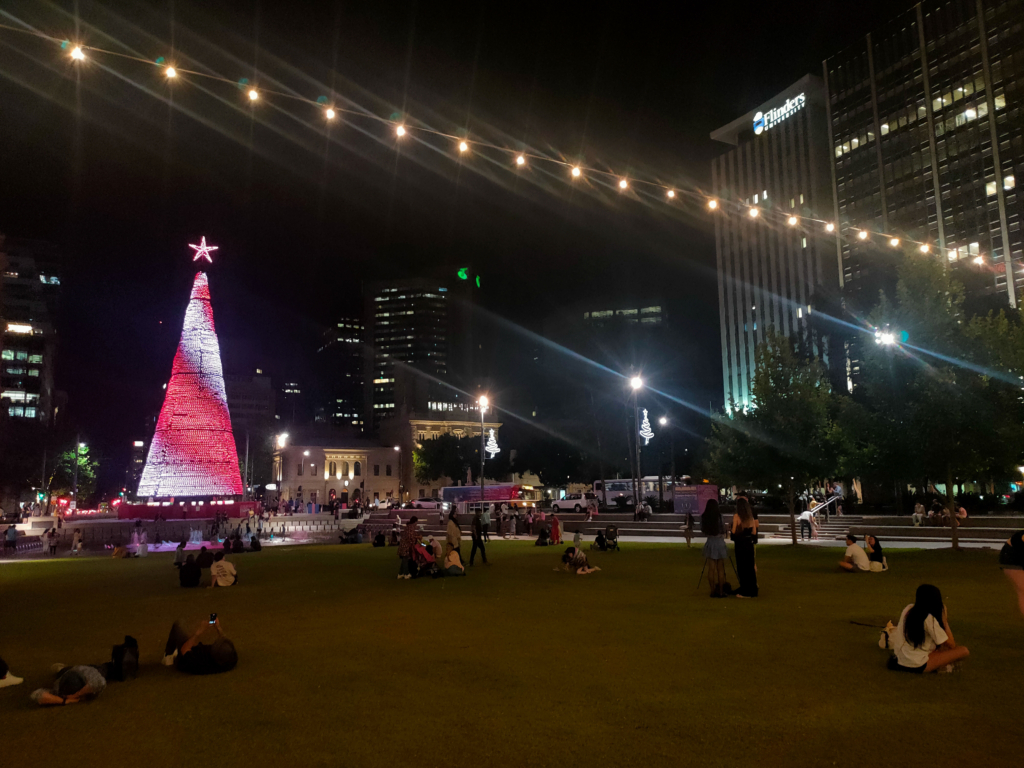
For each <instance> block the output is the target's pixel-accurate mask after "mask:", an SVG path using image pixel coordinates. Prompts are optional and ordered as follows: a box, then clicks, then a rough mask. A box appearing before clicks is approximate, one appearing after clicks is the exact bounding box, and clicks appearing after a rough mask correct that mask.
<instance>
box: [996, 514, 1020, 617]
mask: <svg viewBox="0 0 1024 768" xmlns="http://www.w3.org/2000/svg"><path fill="white" fill-rule="evenodd" d="M999 568H1000V569H1001V570H1002V572H1003V573H1005V574H1006V578H1008V579H1009V580H1010V583H1011V584H1013V588H1014V589H1015V590H1016V591H1017V607H1018V608H1020V612H1021V615H1022V616H1024V531H1017V532H1016V533H1015V534H1013V535H1012V536H1011V537H1010V538H1008V539H1007V540H1006V543H1005V544H1004V545H1003V548H1002V549H1001V550H1000V552H999Z"/></svg>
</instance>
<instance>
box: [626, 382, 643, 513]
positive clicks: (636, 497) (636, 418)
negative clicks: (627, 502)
mask: <svg viewBox="0 0 1024 768" xmlns="http://www.w3.org/2000/svg"><path fill="white" fill-rule="evenodd" d="M643 385H644V380H643V379H641V378H640V377H639V376H634V377H633V378H631V379H630V380H629V386H630V387H632V389H633V441H634V442H635V443H636V458H635V461H636V479H635V480H634V481H633V504H634V506H638V505H639V504H640V503H641V499H642V498H643V497H642V493H643V491H642V489H641V488H640V485H641V484H642V483H643V470H642V469H641V468H640V407H639V405H637V393H638V392H639V390H640V388H641V387H643Z"/></svg>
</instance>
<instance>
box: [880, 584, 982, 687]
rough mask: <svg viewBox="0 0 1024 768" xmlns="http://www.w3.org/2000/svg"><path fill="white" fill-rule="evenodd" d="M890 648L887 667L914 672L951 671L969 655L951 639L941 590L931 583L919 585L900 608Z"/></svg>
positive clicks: (951, 632)
mask: <svg viewBox="0 0 1024 768" xmlns="http://www.w3.org/2000/svg"><path fill="white" fill-rule="evenodd" d="M892 648H893V655H892V657H891V658H890V659H889V669H892V670H899V671H902V672H917V673H918V674H921V673H924V672H935V671H937V670H943V671H946V672H952V671H953V664H955V663H956V662H958V661H960V660H961V659H966V658H967V657H968V656H969V655H970V651H968V650H967V648H965V647H964V646H962V645H957V644H956V641H955V640H954V639H953V631H952V630H951V629H950V628H949V619H948V618H947V615H946V606H945V605H943V604H942V593H941V592H939V588H938V587H934V586H932V585H931V584H922V585H921V586H919V587H918V588H917V595H916V597H915V599H914V603H913V605H908V606H907V607H906V608H904V609H903V613H902V614H901V615H900V622H899V624H898V625H897V626H896V630H895V631H894V632H893V634H892Z"/></svg>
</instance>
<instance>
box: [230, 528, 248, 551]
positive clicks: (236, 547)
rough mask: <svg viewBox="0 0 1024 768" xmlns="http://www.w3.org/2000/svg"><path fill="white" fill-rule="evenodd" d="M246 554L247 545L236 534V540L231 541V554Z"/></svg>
mask: <svg viewBox="0 0 1024 768" xmlns="http://www.w3.org/2000/svg"><path fill="white" fill-rule="evenodd" d="M243 552H245V543H244V542H243V541H242V537H241V536H240V535H239V534H238V533H235V536H234V538H233V539H232V540H231V553H232V554H234V555H240V554H242V553H243Z"/></svg>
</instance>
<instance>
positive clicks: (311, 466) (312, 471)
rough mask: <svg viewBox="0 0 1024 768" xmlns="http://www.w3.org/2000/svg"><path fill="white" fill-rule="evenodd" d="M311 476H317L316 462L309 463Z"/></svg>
mask: <svg viewBox="0 0 1024 768" xmlns="http://www.w3.org/2000/svg"><path fill="white" fill-rule="evenodd" d="M309 476H310V477H316V464H310V465H309Z"/></svg>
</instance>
